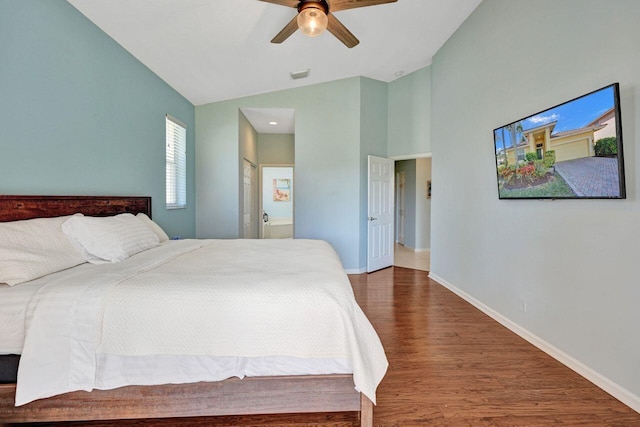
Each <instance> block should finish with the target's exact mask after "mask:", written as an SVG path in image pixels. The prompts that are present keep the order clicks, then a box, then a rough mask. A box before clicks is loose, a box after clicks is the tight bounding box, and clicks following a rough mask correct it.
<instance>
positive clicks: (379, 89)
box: [359, 78, 388, 271]
mask: <svg viewBox="0 0 640 427" xmlns="http://www.w3.org/2000/svg"><path fill="white" fill-rule="evenodd" d="M360 82H361V91H360V216H359V221H360V239H359V242H360V249H359V251H360V262H359V270H362V271H364V270H365V268H366V265H367V227H368V223H367V220H366V218H367V210H368V200H367V196H368V188H367V185H368V161H369V160H368V156H369V155H374V156H379V157H386V153H387V103H388V94H387V84H386V83H383V82H379V81H377V80H372V79H367V78H361V80H360Z"/></svg>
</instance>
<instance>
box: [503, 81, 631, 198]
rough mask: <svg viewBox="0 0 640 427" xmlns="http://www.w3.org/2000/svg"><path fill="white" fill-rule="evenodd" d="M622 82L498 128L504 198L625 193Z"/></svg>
mask: <svg viewBox="0 0 640 427" xmlns="http://www.w3.org/2000/svg"><path fill="white" fill-rule="evenodd" d="M618 90H619V89H618V84H612V85H610V86H607V87H604V88H602V89H599V90H596V91H594V92H591V93H589V94H587V95H583V96H581V97H578V98H575V99H573V100H571V101H568V102H565V103H563V104H560V105H557V106H555V107H553V108H550V109H548V110H545V111H542V112H540V113H537V114H534V115H532V116H529V117H527V118H524V119H521V120H518V121H516V122H513V123H510V124H508V125H505V126H502V127H500V128H497V129H495V130H494V132H493V136H494V142H495V154H496V166H497V176H498V192H499V197H500V198H501V199H504V198H514V199H527V198H534V199H541V198H552V199H555V198H625V189H624V165H623V157H622V135H621V131H620V129H621V126H620V123H619V121H620V108H619V94H618Z"/></svg>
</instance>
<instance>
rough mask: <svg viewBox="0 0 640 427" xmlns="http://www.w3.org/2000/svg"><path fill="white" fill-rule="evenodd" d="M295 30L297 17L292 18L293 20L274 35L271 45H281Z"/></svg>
mask: <svg viewBox="0 0 640 427" xmlns="http://www.w3.org/2000/svg"><path fill="white" fill-rule="evenodd" d="M297 29H298V15H296V16H294V17H293V19H292V20H291V21H290V22H289V23H288V24H287V25H285V26H284V28H283V29H282V30H280V32H279V33H278V34H276V36H275V37H274V38H273V40H271V43H282V42H283V41H285V40H286V39H288V38H289V36H290V35H291V34H293V33H295V32H296V30H297Z"/></svg>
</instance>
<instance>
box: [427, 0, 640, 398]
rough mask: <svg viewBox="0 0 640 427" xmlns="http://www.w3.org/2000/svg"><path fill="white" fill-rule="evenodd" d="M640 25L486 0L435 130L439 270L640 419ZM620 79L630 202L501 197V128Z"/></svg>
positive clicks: (442, 96)
mask: <svg viewBox="0 0 640 427" xmlns="http://www.w3.org/2000/svg"><path fill="white" fill-rule="evenodd" d="M638 22H640V2H638V1H637V0H615V1H611V0H563V1H557V0H537V1H529V0H484V1H483V2H482V3H481V4H480V5H479V6H478V8H477V9H476V10H475V11H474V12H473V13H472V14H471V16H470V17H469V18H468V19H467V20H466V21H465V23H464V24H463V25H462V26H461V28H460V29H459V30H458V31H456V32H455V33H454V35H453V36H452V37H451V38H450V39H449V40H448V41H447V43H446V44H445V45H444V47H442V48H441V49H440V51H439V52H438V54H437V55H436V56H435V58H434V61H433V65H432V73H433V75H432V78H433V82H432V88H433V93H432V108H433V115H432V121H431V122H432V126H433V127H432V135H431V140H432V151H433V182H434V188H435V189H436V190H435V191H434V192H435V195H434V197H433V199H432V203H433V204H432V222H433V224H434V227H433V229H432V239H431V244H432V257H431V271H432V273H433V274H434V275H436V276H438V277H440V278H442V279H443V280H444V281H446V282H447V283H449V284H450V285H452V286H453V287H455V288H457V289H458V290H461V291H462V292H465V293H467V294H468V295H470V296H471V297H473V298H475V299H476V300H478V301H479V302H480V303H483V304H485V305H486V306H487V307H489V308H490V309H491V310H494V311H495V312H496V313H498V314H499V315H501V316H504V317H505V318H507V319H509V320H510V321H512V322H514V323H515V324H516V325H518V326H519V327H521V328H523V329H524V330H526V331H528V332H529V333H531V334H533V335H534V336H536V337H538V338H540V339H541V340H542V341H543V342H544V343H547V344H548V345H550V346H552V347H553V348H555V349H558V350H559V351H560V352H563V354H565V355H568V357H569V358H572V359H573V360H575V361H577V363H578V364H576V366H577V367H578V368H579V369H582V372H583V373H584V372H590V373H591V379H593V378H596V379H597V380H598V381H599V383H600V385H603V384H605V386H606V384H610V385H612V387H613V388H614V389H615V390H617V391H616V393H617V395H618V397H620V396H622V398H625V396H626V397H627V398H628V399H627V402H632V404H634V405H635V408H636V409H637V410H639V409H640V398H638V396H640V369H638V366H639V363H640V340H639V339H638V338H637V337H638V325H640V310H638V301H640V286H638V271H637V268H636V266H637V263H638V262H637V258H638V256H637V254H638V250H637V246H638V243H637V242H638V241H640V227H639V226H638V224H639V222H638V218H640V215H639V213H640V202H639V201H638V193H637V189H638V179H639V176H638V168H637V165H638V162H639V160H640V158H639V153H638V149H637V146H638V142H639V136H638V129H640V114H639V113H638V112H639V109H638V106H639V105H640V90H639V89H638V88H639V87H640V55H638V46H640V31H639V30H638ZM616 81H617V82H620V89H621V107H622V130H623V137H624V155H625V167H626V178H627V181H626V183H627V197H628V198H627V200H557V201H544V202H543V201H536V200H498V190H497V185H496V174H495V158H494V149H493V138H492V130H493V129H494V128H496V127H499V126H501V125H504V124H505V123H510V122H512V121H513V120H516V119H518V118H520V117H525V116H528V115H530V114H533V113H535V112H537V111H542V110H544V109H546V108H548V107H551V106H554V105H556V104H558V103H561V102H564V101H567V100H569V99H572V98H574V97H576V96H579V95H582V94H584V93H587V92H589V91H592V90H594V89H597V88H600V87H602V86H605V85H607V84H609V83H612V82H616ZM523 302H524V303H525V304H524V305H526V311H525V310H522V309H521V308H520V307H522V305H523ZM579 363H581V364H583V365H582V366H580V365H579ZM608 382H611V383H608Z"/></svg>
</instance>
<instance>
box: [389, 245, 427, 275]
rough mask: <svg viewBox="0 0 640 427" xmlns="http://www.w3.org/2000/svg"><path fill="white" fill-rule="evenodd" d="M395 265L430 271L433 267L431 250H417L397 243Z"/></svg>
mask: <svg viewBox="0 0 640 427" xmlns="http://www.w3.org/2000/svg"><path fill="white" fill-rule="evenodd" d="M393 258H394V260H393V265H394V266H396V267H404V268H412V269H414V270H422V271H429V268H430V267H431V252H430V251H421V252H416V251H414V250H412V249H410V248H407V247H405V246H403V245H400V244H398V243H396V245H395V248H394V257H393Z"/></svg>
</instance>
